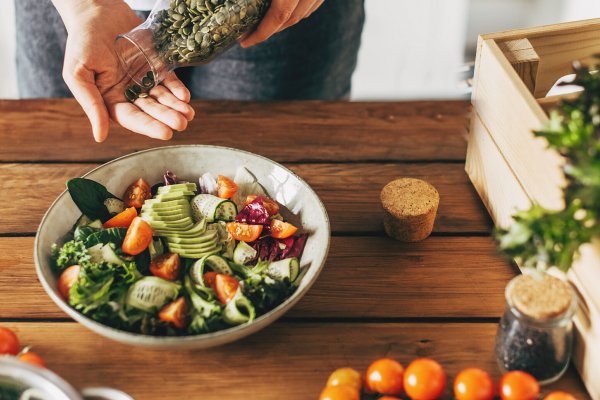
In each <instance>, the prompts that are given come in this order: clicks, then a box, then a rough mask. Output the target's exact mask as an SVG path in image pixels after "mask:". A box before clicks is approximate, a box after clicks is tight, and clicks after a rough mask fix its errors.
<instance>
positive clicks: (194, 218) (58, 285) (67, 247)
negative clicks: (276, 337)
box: [36, 146, 329, 347]
mask: <svg viewBox="0 0 600 400" xmlns="http://www.w3.org/2000/svg"><path fill="white" fill-rule="evenodd" d="M169 152H171V153H174V154H178V155H179V156H182V155H185V154H186V153H188V155H189V156H196V157H197V156H200V157H202V161H201V162H198V161H196V162H192V163H189V164H192V168H190V165H186V166H185V167H180V168H181V169H175V168H172V169H169V170H166V169H162V170H160V171H157V169H158V168H160V166H161V165H165V164H166V163H165V162H164V161H165V160H162V162H157V163H151V164H150V165H148V164H144V165H145V168H139V169H138V171H137V172H138V174H137V175H133V174H135V173H136V171H135V162H134V161H133V162H132V160H131V159H136V158H142V159H143V158H148V160H150V161H151V162H152V160H157V159H160V156H159V155H161V153H162V155H163V156H164V155H165V154H168V153H169ZM218 155H221V156H224V155H225V156H229V158H230V160H235V161H238V163H237V164H238V165H237V166H235V164H236V163H235V162H232V163H230V164H228V165H226V166H224V167H223V169H224V171H223V172H222V173H221V171H220V170H218V167H219V164H223V161H222V160H221V161H220V162H216V163H215V165H214V166H212V165H210V166H209V167H208V168H203V167H204V166H208V165H209V164H210V159H212V158H213V157H216V156H218ZM157 156H159V157H157ZM240 158H241V160H240ZM236 159H237V160H236ZM239 161H242V162H241V163H240V162H239ZM243 161H246V162H243ZM248 161H250V163H248ZM252 161H254V163H252ZM112 163H114V164H119V163H125V164H126V165H128V166H129V167H130V168H128V169H127V173H126V174H124V176H123V177H122V178H121V179H122V180H121V181H119V179H118V177H117V176H115V175H112V174H111V175H107V174H105V175H104V176H110V179H109V180H108V184H106V186H105V182H103V180H102V179H101V178H102V174H98V172H99V171H101V170H102V169H103V168H106V167H109V166H110V167H114V165H111V163H108V164H106V165H105V166H103V167H99V168H98V169H97V170H94V171H92V172H91V173H90V174H89V175H88V176H85V177H82V178H74V179H71V180H69V181H68V182H67V191H66V193H63V194H62V195H61V197H59V199H58V200H57V202H55V204H54V205H53V206H52V207H51V208H50V210H49V211H48V213H47V215H46V217H45V218H44V220H43V221H42V224H41V226H40V231H39V233H38V237H37V239H36V261H38V262H37V265H38V275H39V276H40V280H41V282H42V283H43V284H44V287H45V288H46V290H47V291H48V293H49V294H50V295H51V297H52V298H53V299H54V300H55V301H56V302H57V304H59V306H61V308H63V310H65V311H67V312H68V313H69V314H70V315H71V316H73V317H74V318H75V319H77V320H78V321H80V322H82V323H84V325H86V326H88V327H90V328H91V329H93V330H95V331H97V332H99V333H101V334H104V335H105V336H108V337H111V338H113V339H117V340H120V341H125V342H128V343H134V344H142V345H150V346H166V347H170V346H171V345H173V346H176V345H183V346H186V347H208V346H212V345H217V344H221V343H225V342H228V341H231V340H235V339H237V338H239V337H242V336H245V335H246V334H249V333H252V332H253V331H255V330H257V329H260V328H261V327H263V326H265V325H266V324H268V323H269V322H272V321H273V320H274V319H276V318H277V317H278V316H280V315H281V314H282V313H283V312H285V310H287V309H288V308H289V307H291V306H292V305H293V303H295V302H296V301H297V300H298V299H299V298H300V297H301V295H302V294H303V293H304V292H305V291H306V290H308V287H309V286H310V285H311V284H312V282H313V281H314V279H316V276H317V274H318V272H319V271H320V269H321V268H322V266H323V262H324V260H325V256H326V253H327V249H328V244H329V224H328V221H327V215H326V213H325V211H324V208H323V207H322V204H321V203H320V201H319V200H318V198H317V197H316V195H315V194H314V192H312V190H310V188H309V187H308V185H306V184H305V183H304V182H303V181H301V180H300V178H298V177H297V176H295V175H294V174H293V173H292V172H291V171H289V170H286V169H285V168H284V167H282V166H279V165H278V164H275V163H273V162H272V161H269V160H267V159H264V158H262V157H259V156H255V155H252V154H250V153H245V152H241V151H239V150H233V149H226V148H219V147H211V146H175V147H167V148H160V149H154V150H149V151H146V152H140V153H136V154H133V155H131V156H125V157H123V158H121V159H117V160H115V161H113V162H112ZM173 164H176V165H174V166H181V164H182V162H181V158H180V161H179V162H177V163H173ZM195 164H201V165H197V167H199V168H195V166H196V165H195ZM231 164H233V165H231ZM250 164H254V165H250ZM234 166H235V168H234ZM253 166H254V169H255V170H256V171H255V170H253V169H252V167H253ZM131 167H133V168H131ZM110 169H111V170H114V168H110ZM261 174H266V179H263V180H262V181H261ZM95 175H100V176H98V177H96V176H95ZM132 176H133V179H132V178H131V177H132ZM94 178H96V179H94ZM303 190H307V191H306V192H303ZM69 198H70V200H71V204H72V205H74V206H75V207H72V206H71V207H70V213H69V214H71V215H72V214H73V212H74V213H75V215H76V216H75V218H73V220H72V222H71V223H72V225H71V226H69V227H68V228H67V229H65V230H64V231H63V232H62V234H60V235H57V236H55V237H54V241H53V242H52V243H51V244H50V245H49V246H48V244H49V241H48V239H49V237H47V235H46V231H47V229H45V228H46V226H47V224H48V218H53V211H56V208H57V204H56V203H60V202H66V201H67V200H68V199H69ZM286 203H288V204H286ZM303 204H305V205H306V206H307V207H308V209H307V210H304V207H303ZM287 206H289V207H290V208H288V207H287ZM305 211H308V212H305ZM315 212H317V213H318V214H315ZM315 215H317V216H318V218H321V219H320V220H319V221H320V223H316V224H315V223H314V222H315V221H310V223H307V221H309V220H307V217H309V216H310V217H312V218H314V217H315ZM55 218H58V216H56V217H55ZM65 220H66V218H65V215H61V216H60V221H61V225H63V226H64V225H65V224H64V222H65ZM53 232H55V233H56V229H54V230H53ZM325 235H326V237H325V241H326V243H318V242H315V241H314V239H320V240H323V239H324V236H325ZM316 236H318V238H317V237H316ZM44 251H46V252H47V253H46V254H44V255H40V253H41V252H44Z"/></svg>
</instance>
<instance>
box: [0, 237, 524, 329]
mask: <svg viewBox="0 0 600 400" xmlns="http://www.w3.org/2000/svg"><path fill="white" fill-rule="evenodd" d="M495 246H496V245H495V243H494V241H493V240H492V239H491V238H488V237H431V238H429V239H427V240H425V241H423V242H420V243H408V244H405V243H399V242H396V241H393V240H392V239H388V238H386V237H334V238H332V242H331V249H330V252H329V258H328V260H327V265H326V266H325V268H324V270H323V272H322V273H321V275H320V276H319V279H318V280H317V282H316V283H315V285H314V286H313V288H312V289H311V290H310V292H309V293H308V294H307V295H306V297H305V298H303V299H302V300H301V301H300V302H299V303H298V305H297V306H296V307H295V308H294V310H293V311H292V312H291V313H290V314H289V316H290V317H303V318H304V317H310V318H328V317H336V318H363V317H364V318H404V317H407V318H418V317H456V318H467V317H499V316H500V315H501V314H502V311H503V309H504V286H505V285H506V283H507V282H508V281H509V280H510V279H511V278H512V277H513V276H514V274H515V270H514V269H513V267H512V266H511V265H510V264H509V263H507V262H506V261H505V260H504V259H503V258H502V257H500V256H499V255H498V254H497V253H496V248H495ZM32 253H33V238H19V237H16V238H14V237H5V238H0V272H1V273H0V304H2V307H1V308H0V318H57V317H64V316H65V315H64V314H63V313H62V312H61V311H59V310H58V308H57V307H56V306H55V305H54V303H53V302H52V301H51V300H50V299H49V298H48V296H47V295H46V294H45V293H44V291H43V289H42V287H41V285H40V284H39V283H38V282H37V278H36V275H35V268H34V265H33V257H32Z"/></svg>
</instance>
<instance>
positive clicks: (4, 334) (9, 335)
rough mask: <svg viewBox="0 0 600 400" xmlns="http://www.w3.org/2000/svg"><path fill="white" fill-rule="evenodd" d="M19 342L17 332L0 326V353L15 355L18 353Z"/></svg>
mask: <svg viewBox="0 0 600 400" xmlns="http://www.w3.org/2000/svg"><path fill="white" fill-rule="evenodd" d="M20 349H21V344H20V343H19V338H18V337H17V334H16V333H14V332H13V331H12V329H8V328H3V327H0V355H3V354H10V355H13V356H16V355H17V354H19V350H20Z"/></svg>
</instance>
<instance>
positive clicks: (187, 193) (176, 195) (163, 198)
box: [154, 191, 196, 201]
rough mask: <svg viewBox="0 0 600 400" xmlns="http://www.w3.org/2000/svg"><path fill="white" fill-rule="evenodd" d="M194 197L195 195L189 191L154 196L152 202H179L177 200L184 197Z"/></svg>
mask: <svg viewBox="0 0 600 400" xmlns="http://www.w3.org/2000/svg"><path fill="white" fill-rule="evenodd" d="M195 195H196V193H195V192H191V191H181V192H179V191H174V192H164V193H159V194H157V195H156V196H154V200H161V201H170V200H179V199H181V198H183V197H184V196H195Z"/></svg>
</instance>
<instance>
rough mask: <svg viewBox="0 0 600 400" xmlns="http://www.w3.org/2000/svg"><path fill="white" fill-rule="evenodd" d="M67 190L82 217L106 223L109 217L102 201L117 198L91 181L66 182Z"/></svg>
mask: <svg viewBox="0 0 600 400" xmlns="http://www.w3.org/2000/svg"><path fill="white" fill-rule="evenodd" d="M67 189H68V190H69V194H70V195H71V198H72V199H73V202H74V203H75V204H76V205H77V207H78V208H79V209H80V210H81V212H82V213H83V214H84V215H86V216H88V217H89V218H91V219H100V220H102V221H106V220H107V219H108V218H109V217H110V214H109V212H108V210H107V209H106V206H105V205H104V201H105V200H106V199H110V198H117V196H115V195H113V194H112V193H110V192H109V191H108V190H106V188H105V187H104V186H102V185H101V184H99V183H98V182H95V181H93V180H91V179H85V178H74V179H70V180H68V181H67Z"/></svg>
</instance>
